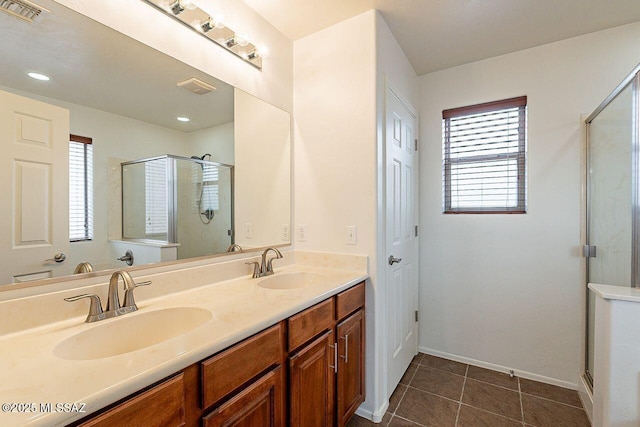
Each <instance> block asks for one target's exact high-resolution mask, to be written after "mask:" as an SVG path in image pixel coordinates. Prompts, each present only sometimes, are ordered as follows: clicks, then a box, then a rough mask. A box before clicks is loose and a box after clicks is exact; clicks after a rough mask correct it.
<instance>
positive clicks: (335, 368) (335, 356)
mask: <svg viewBox="0 0 640 427" xmlns="http://www.w3.org/2000/svg"><path fill="white" fill-rule="evenodd" d="M333 344H334V345H331V344H329V347H330V348H332V349H333V366H331V363H329V367H330V368H331V369H333V372H335V373H336V374H337V373H338V343H337V342H336V343H333Z"/></svg>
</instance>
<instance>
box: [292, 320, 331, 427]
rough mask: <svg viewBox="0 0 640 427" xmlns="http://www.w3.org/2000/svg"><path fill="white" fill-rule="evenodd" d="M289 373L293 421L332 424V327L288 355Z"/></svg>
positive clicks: (316, 426) (307, 426) (298, 426)
mask: <svg viewBox="0 0 640 427" xmlns="http://www.w3.org/2000/svg"><path fill="white" fill-rule="evenodd" d="M289 377H290V378H289V383H290V389H289V399H290V410H291V411H290V425H291V426H292V427H331V426H333V408H334V406H333V404H334V390H335V388H334V379H335V352H334V334H333V331H327V332H326V333H324V334H323V335H322V336H320V337H319V338H317V339H316V340H315V341H313V342H312V343H310V344H308V345H307V346H305V347H304V348H302V349H301V350H300V351H299V352H297V353H296V354H294V355H293V356H291V357H290V358H289Z"/></svg>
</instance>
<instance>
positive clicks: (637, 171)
mask: <svg viewBox="0 0 640 427" xmlns="http://www.w3.org/2000/svg"><path fill="white" fill-rule="evenodd" d="M629 85H631V86H632V103H633V113H632V115H633V117H634V120H635V121H636V123H635V124H634V126H633V130H632V132H633V133H632V141H631V144H632V158H631V188H632V189H631V206H632V214H631V233H632V237H631V287H640V248H638V245H639V244H640V194H639V191H640V182H639V179H640V122H639V121H640V94H639V93H638V92H639V91H640V64H638V65H637V66H636V67H635V68H634V69H633V71H631V73H629V74H628V75H627V77H625V79H624V80H623V81H622V82H621V83H620V84H619V85H618V86H616V88H615V89H614V90H613V91H612V92H611V93H610V94H609V96H607V97H606V98H605V99H604V101H602V103H601V104H600V105H598V107H597V108H596V109H595V110H594V111H593V112H592V113H591V114H590V115H589V117H587V118H586V120H585V169H584V188H585V211H584V212H585V225H584V244H585V245H589V243H590V242H589V224H590V220H591V209H590V207H591V197H592V194H591V190H590V182H591V180H590V179H589V175H590V173H589V172H590V165H591V150H590V142H591V141H590V134H591V123H592V122H593V121H594V120H595V119H596V117H598V115H599V114H600V113H601V112H602V111H603V110H604V109H605V108H606V107H607V106H608V105H609V104H611V103H612V102H613V101H614V100H615V99H616V98H617V97H618V95H620V93H621V92H622V91H623V90H625V89H626V88H627V87H628V86H629ZM582 255H583V256H584V258H585V276H584V277H585V295H586V297H585V340H584V346H585V347H584V350H585V351H584V378H585V379H586V380H587V381H586V382H587V384H588V385H589V387H590V388H591V391H593V373H592V372H589V345H590V340H589V314H590V310H589V297H590V293H591V291H590V289H589V283H590V280H589V279H590V278H589V258H590V257H589V256H587V254H585V253H584V252H583V253H582Z"/></svg>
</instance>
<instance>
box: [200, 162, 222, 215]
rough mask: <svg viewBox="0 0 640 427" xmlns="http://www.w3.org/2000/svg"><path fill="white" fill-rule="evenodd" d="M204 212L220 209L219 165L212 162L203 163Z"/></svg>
mask: <svg viewBox="0 0 640 427" xmlns="http://www.w3.org/2000/svg"><path fill="white" fill-rule="evenodd" d="M200 203H201V206H200V209H201V211H202V212H205V211H208V210H212V211H217V210H218V209H219V197H218V166H216V165H212V164H203V165H202V201H201V202H200Z"/></svg>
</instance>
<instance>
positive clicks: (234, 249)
mask: <svg viewBox="0 0 640 427" xmlns="http://www.w3.org/2000/svg"><path fill="white" fill-rule="evenodd" d="M227 252H242V246H240V245H239V244H237V243H234V244H232V245H229V247H228V248H227Z"/></svg>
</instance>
